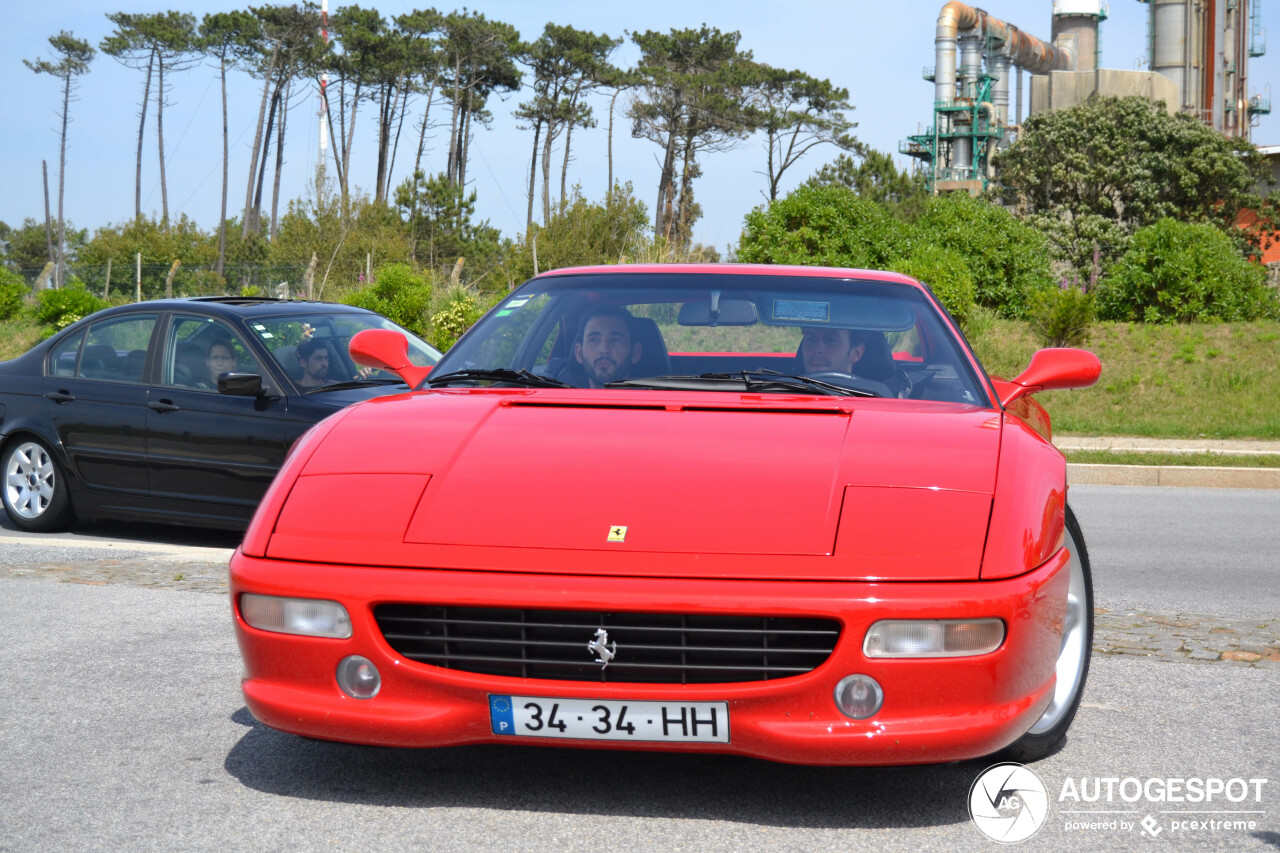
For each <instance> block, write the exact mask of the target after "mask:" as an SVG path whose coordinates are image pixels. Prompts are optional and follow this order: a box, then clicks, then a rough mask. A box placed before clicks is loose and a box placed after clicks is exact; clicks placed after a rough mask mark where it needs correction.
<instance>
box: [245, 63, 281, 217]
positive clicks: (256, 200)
mask: <svg viewBox="0 0 1280 853" xmlns="http://www.w3.org/2000/svg"><path fill="white" fill-rule="evenodd" d="M279 106H280V88H279V86H277V87H276V91H275V92H274V93H273V94H272V96H271V112H270V113H269V114H268V115H267V132H266V134H265V138H264V139H263V143H262V159H261V162H260V163H259V164H258V179H257V190H256V191H255V192H254V194H253V204H252V206H251V207H250V208H249V211H248V212H247V213H246V214H245V219H246V220H251V221H252V226H253V227H252V231H253V233H254V234H257V233H258V231H259V227H260V226H259V222H260V220H261V211H262V184H263V182H264V181H265V180H266V177H267V157H268V156H269V155H270V154H271V131H272V130H273V129H274V128H275V126H276V110H277V109H278V108H279Z"/></svg>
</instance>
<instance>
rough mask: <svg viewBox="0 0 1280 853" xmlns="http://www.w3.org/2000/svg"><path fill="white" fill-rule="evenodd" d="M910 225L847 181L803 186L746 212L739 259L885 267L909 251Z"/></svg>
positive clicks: (761, 261)
mask: <svg viewBox="0 0 1280 853" xmlns="http://www.w3.org/2000/svg"><path fill="white" fill-rule="evenodd" d="M906 250H907V231H906V226H904V225H903V224H902V223H900V222H898V221H897V220H895V219H894V218H893V217H892V216H891V215H890V214H889V212H888V211H887V210H886V209H885V208H884V207H883V206H881V205H878V204H876V203H874V202H871V201H867V200H866V199H864V198H861V197H859V196H858V195H857V194H855V193H854V192H853V191H852V190H850V189H848V188H847V187H843V186H825V187H815V186H802V187H799V188H798V189H796V190H794V191H793V192H791V193H790V194H789V195H787V196H786V198H783V199H780V200H778V201H775V202H774V203H773V204H771V205H769V206H768V207H767V208H756V209H755V210H753V211H751V212H750V213H748V214H747V219H746V225H745V228H744V230H743V232H742V239H741V241H740V244H739V246H738V261H740V262H741V263H760V264H798V265H802V266H829V267H855V268H865V269H884V268H886V267H887V266H889V265H890V264H891V263H893V262H894V261H896V260H898V259H899V258H901V257H902V256H903V255H904V254H906Z"/></svg>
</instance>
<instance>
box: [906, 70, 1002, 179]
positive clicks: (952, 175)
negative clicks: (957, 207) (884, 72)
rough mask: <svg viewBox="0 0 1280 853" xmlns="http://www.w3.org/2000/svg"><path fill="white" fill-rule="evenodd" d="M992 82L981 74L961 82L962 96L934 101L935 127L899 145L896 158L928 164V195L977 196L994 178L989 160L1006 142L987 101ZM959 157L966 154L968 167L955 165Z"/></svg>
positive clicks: (957, 163) (989, 77)
mask: <svg viewBox="0 0 1280 853" xmlns="http://www.w3.org/2000/svg"><path fill="white" fill-rule="evenodd" d="M926 79H928V77H926ZM995 79H996V78H995V77H993V76H991V75H990V74H979V75H977V77H975V78H973V79H972V80H965V81H964V82H963V83H961V87H962V89H964V90H965V91H964V92H963V94H962V96H961V97H957V98H954V99H952V100H950V101H935V102H934V105H933V124H932V125H931V126H930V127H929V128H928V130H926V131H925V132H922V133H918V134H915V135H913V136H908V137H907V138H906V140H905V141H904V142H901V143H899V145H898V153H900V154H906V155H909V156H911V157H916V158H918V159H920V160H921V161H923V162H924V163H925V164H926V171H925V182H926V185H927V186H928V189H929V192H931V193H937V192H946V191H951V190H961V189H963V190H969V191H970V192H974V191H977V192H981V191H983V190H985V189H986V188H987V182H988V181H989V180H990V176H991V173H992V170H991V164H990V162H989V159H990V156H991V154H992V153H994V151H995V149H996V147H997V146H998V145H999V144H1000V143H1001V142H1002V141H1003V137H1004V128H1003V126H1002V125H1001V124H1000V122H999V121H998V120H997V117H996V116H995V114H994V113H995V108H994V106H993V104H992V101H991V84H992V83H994V82H995ZM961 153H967V159H968V161H969V162H968V164H964V163H961V162H958V156H959V154H961ZM945 164H951V165H945Z"/></svg>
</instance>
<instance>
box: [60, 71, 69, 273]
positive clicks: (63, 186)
mask: <svg viewBox="0 0 1280 853" xmlns="http://www.w3.org/2000/svg"><path fill="white" fill-rule="evenodd" d="M69 109H71V72H69V71H68V72H67V77H66V80H65V82H64V83H63V86H62V142H61V144H60V145H59V146H58V147H59V151H58V271H57V273H56V276H57V278H56V281H57V282H58V287H62V285H63V284H64V283H65V282H66V280H67V241H66V232H67V224H66V221H65V220H64V219H63V218H62V200H63V197H64V195H65V193H66V190H67V181H66V177H67V119H68V118H69V116H68V115H67V111H68V110H69Z"/></svg>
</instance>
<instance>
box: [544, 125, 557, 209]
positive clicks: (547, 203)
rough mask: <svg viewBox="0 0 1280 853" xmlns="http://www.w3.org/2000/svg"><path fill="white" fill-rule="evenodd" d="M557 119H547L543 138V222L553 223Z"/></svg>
mask: <svg viewBox="0 0 1280 853" xmlns="http://www.w3.org/2000/svg"><path fill="white" fill-rule="evenodd" d="M555 130H556V125H555V119H554V118H550V119H547V136H546V138H545V139H543V140H542V224H543V225H550V224H551V141H552V139H553V138H554V137H555Z"/></svg>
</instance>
